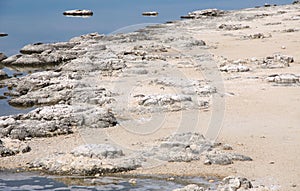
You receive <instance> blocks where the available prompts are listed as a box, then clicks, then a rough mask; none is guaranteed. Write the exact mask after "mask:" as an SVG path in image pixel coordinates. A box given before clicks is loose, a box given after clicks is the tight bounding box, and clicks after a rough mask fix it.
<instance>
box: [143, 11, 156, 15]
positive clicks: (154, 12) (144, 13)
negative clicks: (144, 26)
mask: <svg viewBox="0 0 300 191" xmlns="http://www.w3.org/2000/svg"><path fill="white" fill-rule="evenodd" d="M142 15H143V16H157V15H158V12H156V11H147V12H143V13H142Z"/></svg>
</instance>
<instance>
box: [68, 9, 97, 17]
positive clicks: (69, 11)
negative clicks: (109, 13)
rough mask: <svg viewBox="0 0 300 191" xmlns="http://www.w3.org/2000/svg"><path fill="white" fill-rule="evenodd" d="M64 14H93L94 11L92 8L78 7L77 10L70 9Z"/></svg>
mask: <svg viewBox="0 0 300 191" xmlns="http://www.w3.org/2000/svg"><path fill="white" fill-rule="evenodd" d="M63 14H64V15H74V16H84V15H87V16H92V15H93V14H94V13H93V11H91V10H85V9H83V10H81V9H76V10H68V11H65V12H63Z"/></svg>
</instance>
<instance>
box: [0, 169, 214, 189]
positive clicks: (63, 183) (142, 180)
mask: <svg viewBox="0 0 300 191" xmlns="http://www.w3.org/2000/svg"><path fill="white" fill-rule="evenodd" d="M130 180H132V177H131V178H130V177H110V176H108V177H58V176H40V175H38V174H36V173H11V172H2V173H0V190H3V191H25V190H28V191H30V190H55V191H62V190H64V191H67V190H81V191H84V190H89V191H98V190H99V191H104V190H107V191H113V190H115V191H127V190H131V191H147V190H152V191H171V190H173V189H175V188H181V187H184V186H185V185H187V184H192V183H197V184H198V185H200V186H203V187H205V188H211V189H215V188H216V184H217V183H218V180H216V179H215V182H214V183H208V181H207V180H205V179H202V178H197V177H196V178H195V177H175V178H174V180H172V181H170V180H167V178H166V177H156V178H149V177H139V178H134V180H135V183H134V184H132V183H129V182H130ZM131 182H132V181H131Z"/></svg>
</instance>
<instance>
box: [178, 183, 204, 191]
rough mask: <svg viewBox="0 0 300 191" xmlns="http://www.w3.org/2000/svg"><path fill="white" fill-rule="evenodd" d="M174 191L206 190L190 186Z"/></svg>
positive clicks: (195, 185) (194, 185)
mask: <svg viewBox="0 0 300 191" xmlns="http://www.w3.org/2000/svg"><path fill="white" fill-rule="evenodd" d="M173 191H204V188H203V187H200V186H198V185H197V184H189V185H187V186H185V187H183V188H177V189H174V190H173Z"/></svg>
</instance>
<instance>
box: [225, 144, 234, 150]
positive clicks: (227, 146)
mask: <svg viewBox="0 0 300 191" xmlns="http://www.w3.org/2000/svg"><path fill="white" fill-rule="evenodd" d="M223 150H232V147H231V146H230V145H229V144H224V145H223Z"/></svg>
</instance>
